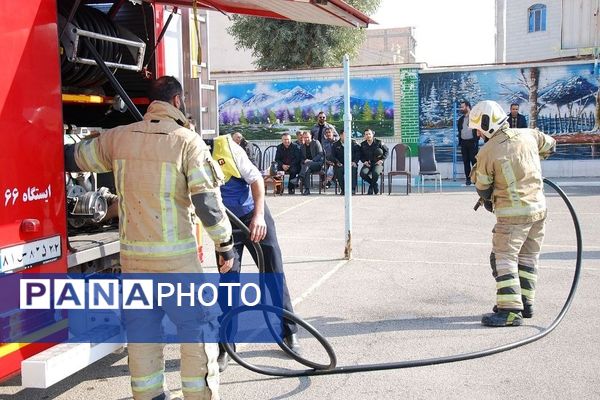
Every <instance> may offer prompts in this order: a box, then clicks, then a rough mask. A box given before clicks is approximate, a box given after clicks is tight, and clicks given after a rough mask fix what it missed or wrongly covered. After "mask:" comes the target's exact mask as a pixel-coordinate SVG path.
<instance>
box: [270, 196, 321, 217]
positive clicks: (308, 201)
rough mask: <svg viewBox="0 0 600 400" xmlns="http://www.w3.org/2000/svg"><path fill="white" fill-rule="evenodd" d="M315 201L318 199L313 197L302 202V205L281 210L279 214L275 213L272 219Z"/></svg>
mask: <svg viewBox="0 0 600 400" xmlns="http://www.w3.org/2000/svg"><path fill="white" fill-rule="evenodd" d="M317 199H318V197H313V198H312V199H308V200H306V201H303V202H302V203H300V204H296V205H295V206H292V207H290V208H286V209H285V210H283V211H282V212H280V213H277V214H275V215H273V218H276V217H280V216H282V215H283V214H286V213H288V212H290V211H292V210H294V209H296V208H298V207H302V206H303V205H305V204H308V203H310V202H312V201H315V200H317Z"/></svg>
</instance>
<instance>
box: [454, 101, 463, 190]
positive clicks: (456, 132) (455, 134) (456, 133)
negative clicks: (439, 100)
mask: <svg viewBox="0 0 600 400" xmlns="http://www.w3.org/2000/svg"><path fill="white" fill-rule="evenodd" d="M456 117H457V115H456V98H453V99H452V180H453V181H456V174H457V172H456V161H457V160H456V152H457V148H456V147H457V143H456V138H457V137H458V136H457V135H459V134H460V132H458V126H457V124H456ZM463 124H464V122H463Z"/></svg>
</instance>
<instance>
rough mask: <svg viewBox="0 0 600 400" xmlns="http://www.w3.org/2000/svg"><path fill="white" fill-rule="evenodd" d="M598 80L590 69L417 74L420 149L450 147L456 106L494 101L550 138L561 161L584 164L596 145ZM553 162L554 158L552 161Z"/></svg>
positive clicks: (599, 133)
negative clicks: (514, 109) (515, 108)
mask: <svg viewBox="0 0 600 400" xmlns="http://www.w3.org/2000/svg"><path fill="white" fill-rule="evenodd" d="M599 86H600V84H599V76H598V75H597V74H594V65H593V64H592V63H590V64H571V65H559V66H543V67H528V68H511V69H496V70H478V71H454V72H442V73H422V74H420V77H419V108H420V113H419V114H420V115H419V122H420V129H421V135H420V140H419V141H420V143H421V144H425V143H432V144H435V145H436V146H439V147H445V146H446V147H447V146H452V145H453V137H454V136H455V135H456V132H455V130H454V129H453V120H454V118H455V117H459V116H460V115H456V116H455V109H456V112H457V113H459V111H458V101H460V100H461V99H466V100H469V101H470V102H471V104H472V105H475V103H477V102H478V101H480V100H495V101H497V102H498V103H500V105H501V106H502V107H503V108H504V109H505V110H506V111H507V112H508V111H509V110H510V104H511V103H517V104H519V107H520V113H521V114H523V115H525V117H526V118H527V121H528V123H529V126H530V127H538V128H539V129H540V130H542V131H543V132H545V133H548V134H551V135H552V136H554V137H555V138H556V139H557V142H558V143H564V144H569V145H570V146H560V148H561V151H562V152H563V154H562V155H559V157H561V156H562V158H590V157H592V156H594V155H595V154H593V153H594V152H595V150H596V149H597V146H593V145H590V144H591V143H598V144H600V131H599V121H598V116H599V115H600V110H599V107H600V104H598V95H599V92H598V88H599ZM553 158H556V157H553Z"/></svg>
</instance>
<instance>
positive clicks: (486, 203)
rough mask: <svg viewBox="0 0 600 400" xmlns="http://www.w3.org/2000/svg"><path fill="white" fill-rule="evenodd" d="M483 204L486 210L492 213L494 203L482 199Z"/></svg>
mask: <svg viewBox="0 0 600 400" xmlns="http://www.w3.org/2000/svg"><path fill="white" fill-rule="evenodd" d="M483 206H484V207H485V209H486V210H488V211H489V212H491V213H493V212H494V203H492V202H491V200H484V201H483Z"/></svg>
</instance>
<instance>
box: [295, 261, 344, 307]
mask: <svg viewBox="0 0 600 400" xmlns="http://www.w3.org/2000/svg"><path fill="white" fill-rule="evenodd" d="M347 263H348V260H342V261H340V262H339V263H337V264H336V265H335V267H333V268H331V269H330V270H329V272H327V273H326V274H325V275H323V276H322V277H321V279H319V280H318V281H316V282H315V283H313V284H312V286H311V287H309V288H308V289H306V290H305V291H304V293H302V294H301V295H300V296H299V297H296V298H295V299H294V300H293V301H292V306H294V307H295V306H296V305H298V304H299V303H300V302H302V301H304V300H305V299H306V298H307V297H308V296H310V295H311V294H312V293H313V292H314V291H315V290H317V289H318V288H319V286H321V285H322V284H323V283H325V282H326V281H327V280H328V279H329V278H331V276H332V275H333V274H335V273H336V272H337V271H338V270H339V269H340V268H342V266H344V265H346V264H347Z"/></svg>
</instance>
